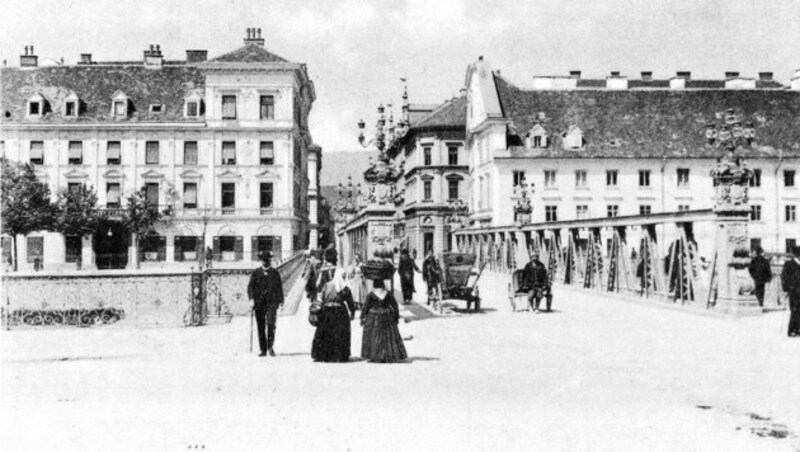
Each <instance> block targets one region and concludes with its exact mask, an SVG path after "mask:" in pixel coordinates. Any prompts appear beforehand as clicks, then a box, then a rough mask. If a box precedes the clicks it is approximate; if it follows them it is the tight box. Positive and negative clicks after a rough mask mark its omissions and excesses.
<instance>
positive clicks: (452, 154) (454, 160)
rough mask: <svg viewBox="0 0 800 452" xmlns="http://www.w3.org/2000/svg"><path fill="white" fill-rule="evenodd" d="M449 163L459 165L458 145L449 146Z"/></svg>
mask: <svg viewBox="0 0 800 452" xmlns="http://www.w3.org/2000/svg"><path fill="white" fill-rule="evenodd" d="M447 164H448V165H458V146H448V147H447Z"/></svg>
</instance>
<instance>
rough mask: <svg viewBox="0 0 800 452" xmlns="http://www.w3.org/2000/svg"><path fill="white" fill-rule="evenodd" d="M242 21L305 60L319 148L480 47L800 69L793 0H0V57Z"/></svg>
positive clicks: (137, 42)
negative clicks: (30, 47)
mask: <svg viewBox="0 0 800 452" xmlns="http://www.w3.org/2000/svg"><path fill="white" fill-rule="evenodd" d="M247 27H260V28H261V29H262V36H263V37H264V39H265V41H266V43H265V47H266V48H267V49H268V50H270V51H271V52H273V53H275V54H278V55H280V56H282V57H284V58H286V59H288V60H290V61H295V62H301V63H307V64H308V71H309V75H310V77H311V78H312V80H313V81H314V84H315V88H316V93H317V100H316V102H315V104H314V106H313V108H312V112H311V118H310V129H311V134H312V136H313V137H314V140H315V142H316V143H317V144H319V145H320V146H322V148H323V152H334V151H348V150H355V149H358V148H359V145H358V141H357V136H358V129H357V125H356V124H357V122H358V120H359V119H360V118H362V117H363V118H364V120H365V121H366V122H367V124H368V125H369V126H370V127H371V126H372V125H373V124H374V122H375V119H376V107H377V105H378V104H379V103H393V104H394V106H395V110H396V111H397V112H398V113H399V107H400V96H401V94H402V92H403V83H402V82H401V81H400V78H401V77H402V78H406V79H407V83H408V92H409V97H410V102H411V103H441V102H443V101H445V100H446V99H449V98H451V97H452V96H454V95H456V94H457V93H458V91H459V89H461V88H462V87H463V85H464V77H465V74H466V68H467V66H468V65H469V64H470V63H472V62H474V61H475V60H477V58H478V56H484V59H485V60H486V61H487V62H488V63H489V64H490V65H491V67H492V68H493V69H495V70H500V71H501V72H502V74H503V76H504V77H506V78H508V79H509V80H510V81H512V82H514V83H516V84H518V85H520V86H525V85H526V84H527V83H529V82H530V80H531V77H532V76H533V75H566V74H567V73H568V71H570V70H573V69H576V70H581V71H582V72H583V76H584V77H593V76H594V77H605V76H606V75H608V74H609V72H610V71H621V72H622V74H623V75H628V76H630V77H632V78H634V77H638V74H639V72H640V71H644V70H651V71H653V72H654V76H655V77H656V78H658V77H662V78H668V77H670V76H672V75H674V74H675V72H676V71H678V70H689V71H692V77H693V78H722V76H723V73H724V72H725V71H729V70H737V71H740V72H741V73H742V75H743V76H752V77H755V76H757V73H758V72H760V71H771V72H774V73H775V78H776V79H777V80H778V81H782V82H788V81H789V79H790V77H791V76H792V74H793V71H794V70H796V69H798V68H800V5H798V2H797V0H775V1H769V0H758V1H757V0H727V1H724V0H617V1H611V0H605V1H603V0H539V1H529V2H524V1H502V2H501V1H488V0H405V1H403V0H391V1H389V0H387V1H384V0H378V1H367V0H342V1H323V0H317V1H279V0H242V1H232V0H214V1H212V0H168V1H166V0H107V1H100V0H14V1H11V0H0V59H3V60H8V64H10V65H18V64H19V55H20V54H22V53H23V48H24V46H25V45H34V46H35V49H36V53H37V54H38V55H39V58H40V61H42V60H43V59H45V58H53V59H56V60H58V59H60V58H62V57H63V58H64V59H65V60H66V63H67V64H74V63H75V62H76V60H78V59H79V54H80V53H83V52H88V53H92V54H93V58H94V59H95V60H131V59H140V58H141V57H142V50H144V49H145V48H147V47H148V46H149V45H150V44H159V45H160V46H161V49H162V51H163V52H164V54H165V58H167V59H183V58H185V50H186V49H207V50H208V51H209V57H213V56H216V55H219V54H222V53H225V52H228V51H230V50H233V49H235V48H238V47H240V46H241V45H242V39H243V38H244V36H245V29H246V28H247ZM368 130H371V128H370V129H368Z"/></svg>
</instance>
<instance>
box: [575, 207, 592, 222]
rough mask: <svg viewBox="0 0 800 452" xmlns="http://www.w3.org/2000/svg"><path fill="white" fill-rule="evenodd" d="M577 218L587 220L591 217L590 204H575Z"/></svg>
mask: <svg viewBox="0 0 800 452" xmlns="http://www.w3.org/2000/svg"><path fill="white" fill-rule="evenodd" d="M575 218H577V219H578V220H585V219H586V218H589V206H587V205H577V206H575Z"/></svg>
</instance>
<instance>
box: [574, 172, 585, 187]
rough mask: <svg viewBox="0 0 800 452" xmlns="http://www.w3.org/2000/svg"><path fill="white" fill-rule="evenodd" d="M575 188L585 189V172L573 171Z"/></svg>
mask: <svg viewBox="0 0 800 452" xmlns="http://www.w3.org/2000/svg"><path fill="white" fill-rule="evenodd" d="M575 187H586V171H585V170H578V171H575Z"/></svg>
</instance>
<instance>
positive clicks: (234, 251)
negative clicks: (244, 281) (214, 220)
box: [214, 236, 244, 261]
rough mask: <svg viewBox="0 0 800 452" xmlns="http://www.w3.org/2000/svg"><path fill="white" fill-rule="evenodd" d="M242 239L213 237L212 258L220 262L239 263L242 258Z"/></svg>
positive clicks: (239, 237) (238, 237) (237, 237)
mask: <svg viewBox="0 0 800 452" xmlns="http://www.w3.org/2000/svg"><path fill="white" fill-rule="evenodd" d="M243 243H244V240H243V237H241V236H236V237H234V236H221V237H214V258H215V259H217V260H222V261H240V260H242V257H243V256H244V252H243V251H244V249H243V248H244V247H243Z"/></svg>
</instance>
